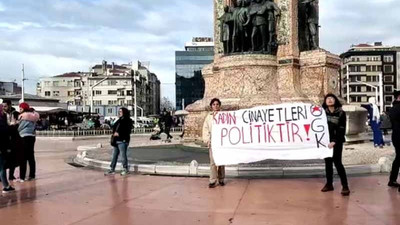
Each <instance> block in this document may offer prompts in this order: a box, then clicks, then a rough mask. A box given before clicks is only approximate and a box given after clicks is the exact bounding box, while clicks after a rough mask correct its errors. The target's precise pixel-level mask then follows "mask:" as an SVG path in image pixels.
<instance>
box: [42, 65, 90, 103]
mask: <svg viewBox="0 0 400 225" xmlns="http://www.w3.org/2000/svg"><path fill="white" fill-rule="evenodd" d="M82 75H85V74H83V73H80V72H78V73H66V74H62V75H58V76H54V77H46V78H41V79H40V82H39V83H38V84H37V87H36V94H37V95H38V96H41V97H44V98H56V99H59V100H60V102H61V103H66V104H68V105H81V102H80V99H79V98H76V96H79V95H80V90H81V79H82ZM86 75H87V74H86Z"/></svg>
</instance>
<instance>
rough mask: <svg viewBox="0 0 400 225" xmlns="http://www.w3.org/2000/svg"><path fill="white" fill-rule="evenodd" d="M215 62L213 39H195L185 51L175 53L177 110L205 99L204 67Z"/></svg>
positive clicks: (187, 45) (188, 44)
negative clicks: (202, 71)
mask: <svg viewBox="0 0 400 225" xmlns="http://www.w3.org/2000/svg"><path fill="white" fill-rule="evenodd" d="M213 61H214V42H213V39H212V38H209V37H205V38H198V37H195V38H193V40H192V42H188V43H186V45H185V51H176V52H175V71H176V73H175V77H176V80H175V87H176V110H182V109H184V107H186V106H188V105H190V104H192V103H194V102H195V101H197V100H200V99H202V98H203V95H204V79H203V76H202V73H201V70H202V69H203V67H204V66H205V65H207V64H210V63H212V62H213Z"/></svg>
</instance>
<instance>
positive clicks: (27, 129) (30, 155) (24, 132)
mask: <svg viewBox="0 0 400 225" xmlns="http://www.w3.org/2000/svg"><path fill="white" fill-rule="evenodd" d="M19 110H20V115H19V126H18V132H19V135H20V136H21V139H22V149H23V151H22V154H23V160H22V162H21V165H20V167H19V172H20V175H19V179H20V182H24V181H25V178H26V177H25V176H26V169H27V168H26V164H27V162H28V163H29V177H28V178H27V179H26V181H31V180H34V179H36V160H35V142H36V137H35V130H36V122H37V121H38V120H39V114H38V113H37V112H35V111H34V110H33V109H31V108H30V106H29V105H28V103H25V102H23V103H21V104H19Z"/></svg>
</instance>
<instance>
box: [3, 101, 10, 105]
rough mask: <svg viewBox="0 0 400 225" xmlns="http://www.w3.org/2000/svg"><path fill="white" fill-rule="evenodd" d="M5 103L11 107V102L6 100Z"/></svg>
mask: <svg viewBox="0 0 400 225" xmlns="http://www.w3.org/2000/svg"><path fill="white" fill-rule="evenodd" d="M3 103H5V104H7V105H8V106H11V100H4V101H3Z"/></svg>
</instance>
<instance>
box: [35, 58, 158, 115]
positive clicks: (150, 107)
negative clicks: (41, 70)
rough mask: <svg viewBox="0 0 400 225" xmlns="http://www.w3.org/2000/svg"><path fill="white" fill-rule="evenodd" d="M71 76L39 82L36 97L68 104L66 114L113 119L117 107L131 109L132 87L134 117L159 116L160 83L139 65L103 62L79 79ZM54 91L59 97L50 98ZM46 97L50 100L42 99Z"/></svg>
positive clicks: (116, 112) (144, 67) (45, 79)
mask: <svg viewBox="0 0 400 225" xmlns="http://www.w3.org/2000/svg"><path fill="white" fill-rule="evenodd" d="M71 74H74V73H71ZM71 74H68V75H69V76H68V77H67V76H66V75H60V76H55V77H51V78H43V79H41V81H40V83H39V84H38V94H39V95H40V96H43V97H52V98H59V99H60V100H62V101H64V102H68V103H69V109H70V110H74V111H78V112H93V113H98V114H100V115H103V116H105V117H115V116H118V110H119V109H120V108H121V107H126V108H128V109H130V110H132V109H133V105H134V95H133V94H132V93H134V89H135V85H136V104H137V112H138V114H137V115H138V116H142V115H143V116H148V115H154V114H159V112H160V104H159V102H160V81H159V80H158V78H157V76H156V75H155V74H154V73H151V72H150V71H149V70H148V69H147V67H146V66H144V65H142V63H140V62H138V63H137V64H136V63H135V64H132V63H130V64H123V65H116V64H114V63H112V64H107V62H106V61H103V63H102V64H101V65H95V66H93V67H92V68H91V71H90V72H89V73H78V74H77V75H79V76H72V75H71ZM67 78H69V79H67ZM64 80H65V81H64ZM46 82H47V83H46ZM54 84H57V85H59V86H58V87H57V88H60V85H61V84H62V89H61V90H59V89H56V87H54ZM46 85H50V87H48V86H46ZM51 85H53V86H51ZM54 91H56V92H55V93H56V94H58V95H59V96H54V95H52V93H53V92H54ZM49 92H50V93H49ZM61 93H63V95H62V96H61ZM48 94H50V96H46V95H48ZM157 103H158V105H157Z"/></svg>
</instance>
